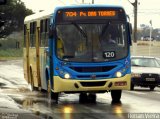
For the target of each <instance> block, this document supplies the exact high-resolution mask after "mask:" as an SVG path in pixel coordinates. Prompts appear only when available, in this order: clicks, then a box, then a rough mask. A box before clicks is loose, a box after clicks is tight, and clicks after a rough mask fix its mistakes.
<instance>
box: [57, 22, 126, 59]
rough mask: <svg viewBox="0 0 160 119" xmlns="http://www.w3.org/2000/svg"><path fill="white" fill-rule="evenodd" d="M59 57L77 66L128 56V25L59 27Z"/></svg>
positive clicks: (99, 24) (117, 23)
mask: <svg viewBox="0 0 160 119" xmlns="http://www.w3.org/2000/svg"><path fill="white" fill-rule="evenodd" d="M56 29H57V42H56V44H57V45H56V54H57V57H58V58H59V59H61V60H65V61H74V62H104V61H114V60H119V59H122V58H124V57H126V56H127V53H128V42H127V29H126V24H125V22H110V21H109V20H108V22H106V23H103V24H102V23H76V22H71V23H67V24H57V26H56Z"/></svg>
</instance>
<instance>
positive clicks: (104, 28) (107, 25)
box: [100, 22, 111, 38]
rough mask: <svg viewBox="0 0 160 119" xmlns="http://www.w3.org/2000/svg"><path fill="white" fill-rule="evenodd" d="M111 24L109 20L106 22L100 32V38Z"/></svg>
mask: <svg viewBox="0 0 160 119" xmlns="http://www.w3.org/2000/svg"><path fill="white" fill-rule="evenodd" d="M110 24H111V23H110V22H107V23H106V24H105V26H104V27H103V29H102V32H101V34H100V38H101V37H102V36H103V35H104V34H105V32H106V30H107V29H108V27H109V25H110Z"/></svg>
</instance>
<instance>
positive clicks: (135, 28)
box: [128, 0, 138, 43]
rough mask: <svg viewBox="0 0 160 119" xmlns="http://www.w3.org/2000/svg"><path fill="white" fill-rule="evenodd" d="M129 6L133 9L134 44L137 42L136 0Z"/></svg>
mask: <svg viewBox="0 0 160 119" xmlns="http://www.w3.org/2000/svg"><path fill="white" fill-rule="evenodd" d="M128 1H129V0H128ZM129 2H130V1H129ZM130 3H131V2H130ZM131 4H132V5H133V7H134V40H133V41H134V42H135V43H136V42H137V9H138V7H137V6H138V5H137V4H138V0H135V2H134V3H131Z"/></svg>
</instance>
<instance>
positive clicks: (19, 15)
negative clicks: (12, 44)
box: [0, 0, 33, 38]
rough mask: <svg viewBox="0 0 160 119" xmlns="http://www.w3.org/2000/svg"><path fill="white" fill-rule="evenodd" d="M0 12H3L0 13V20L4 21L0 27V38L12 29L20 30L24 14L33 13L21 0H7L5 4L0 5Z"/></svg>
mask: <svg viewBox="0 0 160 119" xmlns="http://www.w3.org/2000/svg"><path fill="white" fill-rule="evenodd" d="M0 12H1V13H3V14H0V16H1V19H2V20H1V21H4V25H3V26H2V27H0V38H1V37H6V36H8V35H9V34H11V33H12V32H13V31H21V30H22V29H23V23H24V18H25V16H27V15H30V14H33V12H32V10H30V9H27V8H26V6H25V5H24V3H23V2H22V1H21V0H8V1H7V4H6V5H1V7H0Z"/></svg>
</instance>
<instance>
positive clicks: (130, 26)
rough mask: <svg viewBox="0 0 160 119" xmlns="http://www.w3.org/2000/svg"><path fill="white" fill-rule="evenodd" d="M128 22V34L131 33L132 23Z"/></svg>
mask: <svg viewBox="0 0 160 119" xmlns="http://www.w3.org/2000/svg"><path fill="white" fill-rule="evenodd" d="M128 24H129V31H130V34H132V24H131V23H128Z"/></svg>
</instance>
